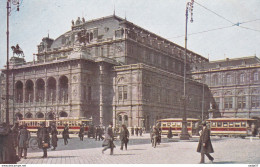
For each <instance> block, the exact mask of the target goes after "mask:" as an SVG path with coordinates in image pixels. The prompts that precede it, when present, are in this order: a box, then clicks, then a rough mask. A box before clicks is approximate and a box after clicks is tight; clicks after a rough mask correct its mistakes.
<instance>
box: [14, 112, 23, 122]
mask: <svg viewBox="0 0 260 167" xmlns="http://www.w3.org/2000/svg"><path fill="white" fill-rule="evenodd" d="M15 118H17V119H18V120H22V119H23V115H22V114H21V113H19V112H18V113H16V114H15Z"/></svg>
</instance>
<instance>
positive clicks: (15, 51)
mask: <svg viewBox="0 0 260 167" xmlns="http://www.w3.org/2000/svg"><path fill="white" fill-rule="evenodd" d="M11 48H12V50H13V57H14V54H16V55H17V56H18V57H20V56H21V57H22V58H24V54H23V50H22V49H21V48H20V46H19V45H18V44H17V45H16V46H12V47H11Z"/></svg>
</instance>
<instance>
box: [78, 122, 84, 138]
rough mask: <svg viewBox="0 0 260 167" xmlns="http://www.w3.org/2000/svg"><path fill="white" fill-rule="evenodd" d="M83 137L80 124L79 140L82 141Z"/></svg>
mask: <svg viewBox="0 0 260 167" xmlns="http://www.w3.org/2000/svg"><path fill="white" fill-rule="evenodd" d="M83 138H84V126H83V125H82V124H81V125H80V129H79V140H80V141H83Z"/></svg>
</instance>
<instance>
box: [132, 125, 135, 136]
mask: <svg viewBox="0 0 260 167" xmlns="http://www.w3.org/2000/svg"><path fill="white" fill-rule="evenodd" d="M134 132H135V129H134V127H132V128H131V135H132V136H134Z"/></svg>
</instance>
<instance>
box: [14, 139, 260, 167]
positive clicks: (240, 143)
mask: <svg viewBox="0 0 260 167" xmlns="http://www.w3.org/2000/svg"><path fill="white" fill-rule="evenodd" d="M115 144H116V148H115V150H114V155H112V156H111V155H109V153H110V150H107V151H105V154H102V152H101V150H102V147H101V145H102V141H95V140H94V139H88V138H86V137H85V138H84V141H83V142H82V141H79V138H78V137H76V136H72V138H71V139H70V140H69V144H68V145H64V144H63V139H61V138H59V142H58V148H57V149H56V151H51V149H49V150H48V158H45V159H43V158H41V156H42V155H43V153H42V150H40V149H36V150H32V149H31V148H29V150H28V156H27V157H28V159H21V161H19V162H18V163H20V164H158V163H159V164H198V163H199V161H200V154H199V153H197V152H196V149H197V145H198V142H197V138H195V139H194V138H192V140H191V141H188V142H187V141H179V140H178V138H177V137H176V138H173V139H171V140H168V139H166V138H162V143H161V144H160V145H158V147H156V148H152V146H151V144H150V139H149V134H145V135H144V136H142V137H140V136H139V137H136V136H134V137H132V136H131V138H130V141H129V146H128V150H127V151H125V150H123V151H121V150H120V142H119V141H118V140H117V141H115ZM212 144H213V147H214V151H215V152H214V153H213V154H212V155H213V157H214V158H215V160H214V164H234V163H239V164H244V163H245V164H259V163H260V152H259V145H260V140H259V139H253V140H252V139H251V140H250V139H241V138H218V137H212ZM206 163H210V161H209V160H207V158H206Z"/></svg>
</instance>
